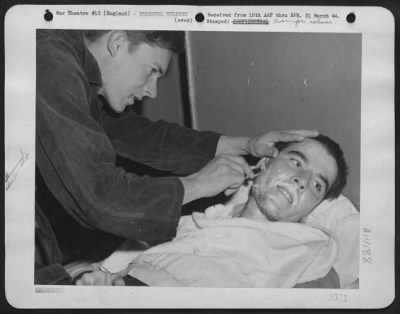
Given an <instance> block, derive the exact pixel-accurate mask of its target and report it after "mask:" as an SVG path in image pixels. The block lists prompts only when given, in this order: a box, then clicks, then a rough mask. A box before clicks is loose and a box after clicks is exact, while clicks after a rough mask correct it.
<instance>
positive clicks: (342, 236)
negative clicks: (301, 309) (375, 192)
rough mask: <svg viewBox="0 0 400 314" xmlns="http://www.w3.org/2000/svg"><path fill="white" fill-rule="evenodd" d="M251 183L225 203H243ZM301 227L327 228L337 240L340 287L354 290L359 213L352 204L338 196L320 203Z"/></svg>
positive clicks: (343, 197) (357, 260)
mask: <svg viewBox="0 0 400 314" xmlns="http://www.w3.org/2000/svg"><path fill="white" fill-rule="evenodd" d="M250 188H251V184H249V185H247V186H242V187H241V188H240V189H239V190H238V191H237V192H236V193H235V194H234V195H233V196H232V197H231V198H230V200H229V201H228V202H227V204H242V203H244V202H246V201H247V199H248V195H249V190H250ZM303 222H304V223H305V224H308V225H313V226H319V227H322V228H324V229H328V230H329V231H330V232H332V233H333V235H334V236H335V237H336V239H337V244H338V253H337V257H336V261H335V263H334V268H335V270H336V272H337V273H338V275H339V279H340V287H341V288H346V289H348V288H355V287H356V286H355V285H354V282H356V280H357V279H358V276H359V252H360V249H359V248H360V214H359V212H358V211H357V209H356V208H355V207H354V205H353V204H352V202H351V201H350V200H349V199H348V198H347V197H345V196H344V195H340V196H339V197H338V198H337V199H335V200H331V201H329V200H325V201H323V202H321V204H319V205H318V206H317V207H316V208H315V209H314V210H313V211H312V212H311V213H310V214H309V215H308V216H307V217H306V218H305V219H304V221H303Z"/></svg>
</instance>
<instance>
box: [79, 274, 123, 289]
mask: <svg viewBox="0 0 400 314" xmlns="http://www.w3.org/2000/svg"><path fill="white" fill-rule="evenodd" d="M76 285H78V286H125V282H124V280H123V279H122V277H121V275H120V274H111V273H107V272H104V271H101V270H95V271H93V272H91V273H86V274H83V276H82V277H81V278H80V279H79V280H77V281H76Z"/></svg>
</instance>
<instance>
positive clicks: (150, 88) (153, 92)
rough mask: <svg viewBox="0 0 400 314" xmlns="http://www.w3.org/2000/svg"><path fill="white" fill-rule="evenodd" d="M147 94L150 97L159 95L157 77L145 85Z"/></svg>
mask: <svg viewBox="0 0 400 314" xmlns="http://www.w3.org/2000/svg"><path fill="white" fill-rule="evenodd" d="M145 94H146V96H148V97H150V98H156V97H157V79H152V80H151V81H149V82H148V83H147V84H146V86H145Z"/></svg>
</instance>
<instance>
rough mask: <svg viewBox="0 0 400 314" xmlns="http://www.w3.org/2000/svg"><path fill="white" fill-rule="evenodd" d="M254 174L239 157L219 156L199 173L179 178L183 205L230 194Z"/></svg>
mask: <svg viewBox="0 0 400 314" xmlns="http://www.w3.org/2000/svg"><path fill="white" fill-rule="evenodd" d="M246 177H250V178H253V177H254V173H253V171H252V170H251V169H250V166H249V165H248V164H247V162H246V161H245V160H244V159H243V158H242V157H239V156H233V155H223V154H221V155H219V156H217V157H215V158H214V159H213V160H211V161H210V162H209V163H208V164H207V165H206V166H205V167H204V168H202V169H201V170H200V171H199V172H196V173H194V174H192V175H190V176H188V177H185V178H181V181H182V183H183V185H184V188H185V196H184V204H185V203H187V202H190V201H192V200H194V199H197V198H201V197H211V196H215V195H217V194H218V193H221V192H223V191H226V194H232V193H233V192H235V191H236V190H238V189H239V187H240V186H241V185H242V184H243V182H244V180H245V178H246Z"/></svg>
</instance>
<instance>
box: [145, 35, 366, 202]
mask: <svg viewBox="0 0 400 314" xmlns="http://www.w3.org/2000/svg"><path fill="white" fill-rule="evenodd" d="M187 38H188V46H189V47H188V48H189V49H188V51H189V55H188V60H189V61H190V62H189V63H188V69H187V70H188V72H189V85H190V86H191V89H192V97H191V113H192V119H193V123H194V127H195V128H198V129H200V130H215V131H218V132H221V133H224V134H227V135H252V134H258V133H261V132H265V131H268V130H283V129H317V130H319V131H320V132H321V133H323V134H326V135H328V136H330V137H332V138H333V139H334V140H335V141H337V142H338V143H339V144H340V145H341V146H342V149H343V150H344V153H345V156H346V159H347V161H348V164H349V169H350V175H349V180H348V185H347V187H346V189H345V191H344V194H345V195H346V196H348V197H349V198H350V199H351V200H352V201H353V202H354V203H355V204H356V205H357V207H359V194H360V127H361V125H360V120H361V111H360V106H361V105H360V104H361V35H360V34H321V33H318V34H316V33H255V32H252V33H247V32H240V33H238V32H189V33H187ZM178 74H179V67H178V62H176V60H175V61H174V62H173V63H172V67H171V69H170V73H169V74H168V76H167V79H166V80H164V81H162V82H160V92H159V98H158V99H157V100H151V101H148V102H147V103H146V104H145V106H144V114H146V115H148V116H149V117H150V118H152V119H158V118H164V119H166V120H169V121H173V122H178V123H181V124H183V123H184V122H183V111H182V107H181V105H182V102H183V106H187V105H188V104H187V101H183V100H182V97H181V94H179V90H180V83H181V82H180V77H179V76H178ZM183 74H184V73H182V75H183ZM184 92H187V91H186V90H185V91H184ZM167 101H168V105H167ZM171 104H172V106H170V105H171ZM184 108H187V107H184Z"/></svg>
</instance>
